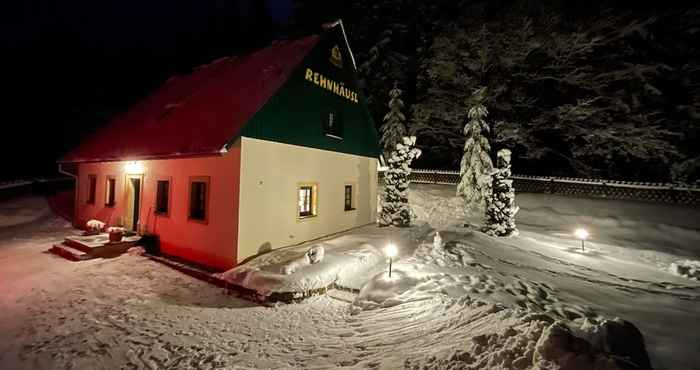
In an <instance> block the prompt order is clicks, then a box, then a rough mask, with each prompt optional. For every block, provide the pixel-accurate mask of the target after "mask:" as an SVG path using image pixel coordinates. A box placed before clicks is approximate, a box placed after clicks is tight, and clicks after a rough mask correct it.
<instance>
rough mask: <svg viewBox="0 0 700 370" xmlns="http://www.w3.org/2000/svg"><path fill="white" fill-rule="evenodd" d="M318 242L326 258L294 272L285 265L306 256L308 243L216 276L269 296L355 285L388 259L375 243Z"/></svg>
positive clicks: (299, 267)
mask: <svg viewBox="0 0 700 370" xmlns="http://www.w3.org/2000/svg"><path fill="white" fill-rule="evenodd" d="M316 246H322V247H323V248H324V250H325V254H324V258H323V260H321V261H319V262H318V263H314V264H304V265H303V266H302V265H299V266H296V268H295V269H294V270H293V271H292V273H290V274H285V273H284V272H283V271H285V267H286V266H289V263H290V261H298V260H299V259H300V258H302V257H303V256H304V255H305V253H306V252H305V250H306V249H307V247H305V248H304V249H303V250H299V249H298V248H297V249H294V250H280V251H273V252H271V253H268V254H266V255H263V256H260V257H259V258H256V259H254V260H252V261H250V262H249V263H246V264H244V265H241V266H237V267H234V268H233V269H231V270H229V271H226V272H224V273H221V274H216V276H217V277H218V278H221V279H223V280H226V281H227V282H229V283H232V284H235V285H238V286H241V287H244V288H247V289H251V290H254V291H256V292H257V293H258V294H260V295H261V296H263V297H267V296H269V295H270V294H272V293H288V292H307V291H313V290H317V289H322V288H326V287H329V286H330V285H332V284H334V283H337V284H339V285H341V286H344V287H349V288H353V287H354V286H356V285H357V283H356V280H357V279H358V278H362V279H363V280H366V279H367V276H372V274H373V273H374V272H375V270H376V269H377V268H378V266H379V265H383V264H384V263H385V257H384V255H383V253H382V252H381V250H379V248H377V247H375V246H374V245H371V244H361V245H360V246H358V247H357V248H355V249H351V250H345V251H338V250H333V249H334V248H333V246H332V245H330V244H323V245H315V246H314V247H316ZM287 272H289V271H287Z"/></svg>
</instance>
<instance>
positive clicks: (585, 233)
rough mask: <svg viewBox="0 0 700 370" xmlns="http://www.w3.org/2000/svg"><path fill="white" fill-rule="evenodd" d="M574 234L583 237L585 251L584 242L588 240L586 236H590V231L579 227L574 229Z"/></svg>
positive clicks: (582, 248) (582, 245) (582, 249)
mask: <svg viewBox="0 0 700 370" xmlns="http://www.w3.org/2000/svg"><path fill="white" fill-rule="evenodd" d="M574 235H576V237H577V238H579V239H581V251H585V247H584V244H583V243H584V242H585V241H586V238H588V231H586V229H584V228H578V229H576V230H574Z"/></svg>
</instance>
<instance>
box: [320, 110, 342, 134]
mask: <svg viewBox="0 0 700 370" xmlns="http://www.w3.org/2000/svg"><path fill="white" fill-rule="evenodd" d="M323 133H324V134H325V135H326V136H329V137H332V138H334V139H342V138H343V120H342V115H341V114H340V112H338V111H330V112H326V114H325V115H324V116H323Z"/></svg>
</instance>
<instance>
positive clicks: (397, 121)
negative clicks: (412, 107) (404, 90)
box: [380, 82, 406, 155]
mask: <svg viewBox="0 0 700 370" xmlns="http://www.w3.org/2000/svg"><path fill="white" fill-rule="evenodd" d="M389 96H390V97H391V99H390V100H389V112H388V113H387V114H386V115H385V116H384V124H383V125H382V127H381V129H380V130H381V132H382V138H381V143H382V148H383V149H384V153H385V155H388V154H389V153H390V152H391V151H392V150H394V148H395V147H396V144H400V143H401V141H402V138H403V137H404V136H405V135H406V126H405V123H404V122H405V121H406V116H405V115H404V114H403V112H401V110H402V109H403V107H404V104H403V101H402V100H401V90H400V89H399V88H398V86H397V84H396V82H394V88H393V89H391V91H389Z"/></svg>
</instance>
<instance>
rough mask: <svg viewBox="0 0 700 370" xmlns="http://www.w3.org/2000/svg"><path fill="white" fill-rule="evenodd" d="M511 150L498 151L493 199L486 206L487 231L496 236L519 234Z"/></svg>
mask: <svg viewBox="0 0 700 370" xmlns="http://www.w3.org/2000/svg"><path fill="white" fill-rule="evenodd" d="M510 156H511V153H510V150H508V149H501V150H499V151H498V160H497V168H496V169H495V170H494V171H493V183H492V184H493V185H492V186H493V189H492V193H491V201H490V202H488V207H487V208H486V233H488V234H489V235H496V236H510V235H513V234H517V232H518V229H517V228H516V227H515V214H516V213H518V209H519V208H518V206H516V205H515V189H514V188H513V179H511V178H510V177H511V171H510Z"/></svg>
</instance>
